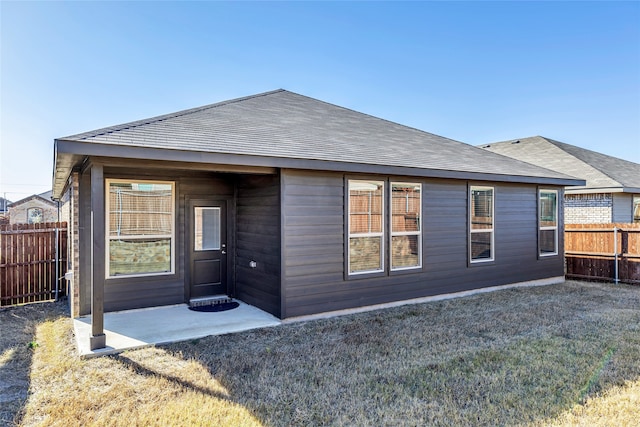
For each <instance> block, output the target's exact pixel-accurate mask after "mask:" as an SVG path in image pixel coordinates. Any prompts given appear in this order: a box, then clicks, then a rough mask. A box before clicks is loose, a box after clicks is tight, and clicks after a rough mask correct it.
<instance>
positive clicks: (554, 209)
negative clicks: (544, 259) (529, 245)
mask: <svg viewBox="0 0 640 427" xmlns="http://www.w3.org/2000/svg"><path fill="white" fill-rule="evenodd" d="M538 210H539V219H538V222H539V228H540V229H539V232H538V247H539V248H540V256H547V255H556V254H557V253H558V192H557V191H556V190H540V197H539V200H538Z"/></svg>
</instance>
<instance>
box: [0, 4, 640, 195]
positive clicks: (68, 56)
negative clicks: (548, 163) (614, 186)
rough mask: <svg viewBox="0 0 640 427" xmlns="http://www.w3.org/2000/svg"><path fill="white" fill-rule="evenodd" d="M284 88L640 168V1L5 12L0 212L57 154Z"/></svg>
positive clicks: (454, 132) (45, 7)
mask: <svg viewBox="0 0 640 427" xmlns="http://www.w3.org/2000/svg"><path fill="white" fill-rule="evenodd" d="M279 88H283V89H287V90H290V91H292V92H297V93H300V94H302V95H306V96H310V97H313V98H317V99H320V100H323V101H327V102H330V103H333V104H337V105H340V106H343V107H347V108H350V109H353V110H357V111H360V112H363V113H367V114H371V115H374V116H377V117H381V118H384V119H387V120H391V121H394V122H397V123H400V124H403V125H407V126H411V127H415V128H418V129H421V130H424V131H427V132H431V133H434V134H437V135H441V136H445V137H448V138H451V139H455V140H458V141H462V142H465V143H468V144H472V145H479V144H486V143H490V142H497V141H504V140H509V139H516V138H524V137H528V136H535V135H542V136H545V137H548V138H552V139H555V140H558V141H562V142H566V143H569V144H573V145H577V146H580V147H583V148H587V149H590V150H594V151H599V152H601V153H604V154H608V155H612V156H615V157H620V158H623V159H626V160H630V161H634V162H637V163H640V1H629V2H616V1H603V2H598V1H590V2H581V1H568V2H555V1H553V2H551V1H533V2H522V1H519V2H515V1H513V2H508V1H504V2H489V1H473V2H464V1H451V2H448V1H438V2H360V1H358V2H205V1H200V2H153V1H141V2H79V1H78V2H55V1H46V2H25V1H21V2H12V1H4V0H0V98H1V99H0V196H5V195H6V198H8V199H9V200H12V201H16V200H19V199H21V198H23V197H27V196H29V195H31V194H37V193H41V192H44V191H47V190H50V189H51V182H52V173H53V171H52V167H53V141H54V139H55V138H58V137H64V136H68V135H73V134H76V133H80V132H84V131H89V130H93V129H98V128H101V127H105V126H110V125H115V124H120V123H125V122H130V121H134V120H138V119H143V118H149V117H153V116H157V115H161V114H165V113H171V112H175V111H179V110H183V109H187V108H191V107H197V106H201V105H207V104H211V103H215V102H220V101H224V100H227V99H233V98H238V97H242V96H247V95H252V94H256V93H261V92H266V91H270V90H275V89H279Z"/></svg>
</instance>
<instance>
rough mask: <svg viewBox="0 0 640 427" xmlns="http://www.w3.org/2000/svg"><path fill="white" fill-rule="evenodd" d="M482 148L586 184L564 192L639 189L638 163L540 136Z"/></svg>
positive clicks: (636, 190)
mask: <svg viewBox="0 0 640 427" xmlns="http://www.w3.org/2000/svg"><path fill="white" fill-rule="evenodd" d="M481 147H482V148H484V149H486V150H489V151H491V152H494V153H498V154H502V155H504V156H508V157H512V158H514V159H518V160H522V161H524V162H527V163H531V164H534V165H538V166H542V167H545V168H548V169H551V170H554V171H557V172H561V173H564V174H567V175H571V176H575V177H579V178H582V179H584V180H585V181H586V185H583V186H574V187H570V188H567V189H566V192H567V193H572V192H573V193H585V192H596V191H606V192H632V193H638V192H640V164H638V163H634V162H630V161H628V160H623V159H619V158H617V157H612V156H607V155H606V154H602V153H598V152H595V151H591V150H587V149H584V148H580V147H576V146H575V145H570V144H565V143H564V142H558V141H554V140H553V139H549V138H544V137H542V136H533V137H529V138H521V139H513V140H510V141H503V142H496V143H491V144H485V145H481Z"/></svg>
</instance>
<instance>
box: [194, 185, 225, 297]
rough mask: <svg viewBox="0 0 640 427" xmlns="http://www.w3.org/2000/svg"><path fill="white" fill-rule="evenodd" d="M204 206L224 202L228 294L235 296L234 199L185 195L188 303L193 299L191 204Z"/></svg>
mask: <svg viewBox="0 0 640 427" xmlns="http://www.w3.org/2000/svg"><path fill="white" fill-rule="evenodd" d="M193 202H195V203H200V202H202V203H203V204H207V203H211V202H224V203H225V209H226V216H227V218H226V219H227V221H226V222H227V229H226V232H227V239H226V240H227V242H226V245H227V259H226V270H227V271H226V273H227V274H226V277H225V280H226V294H227V295H228V296H229V297H234V296H235V290H236V283H235V274H234V273H235V268H234V267H235V241H236V234H235V229H236V227H235V203H234V199H233V198H232V197H229V196H216V195H185V196H184V212H185V213H184V221H183V224H184V227H185V229H184V244H183V257H184V260H183V265H184V298H185V301H186V302H189V300H190V299H191V264H192V261H193V260H192V257H191V246H192V245H193V236H192V230H193V213H192V210H191V203H193Z"/></svg>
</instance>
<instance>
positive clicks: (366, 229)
mask: <svg viewBox="0 0 640 427" xmlns="http://www.w3.org/2000/svg"><path fill="white" fill-rule="evenodd" d="M348 192H349V193H348V194H349V201H348V203H349V252H348V257H349V261H348V265H349V274H362V273H375V272H380V271H384V259H383V254H384V182H383V181H365V180H355V179H351V180H349V183H348Z"/></svg>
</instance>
